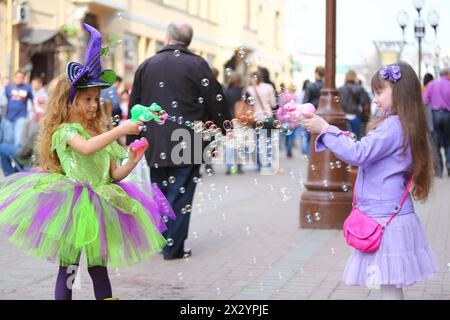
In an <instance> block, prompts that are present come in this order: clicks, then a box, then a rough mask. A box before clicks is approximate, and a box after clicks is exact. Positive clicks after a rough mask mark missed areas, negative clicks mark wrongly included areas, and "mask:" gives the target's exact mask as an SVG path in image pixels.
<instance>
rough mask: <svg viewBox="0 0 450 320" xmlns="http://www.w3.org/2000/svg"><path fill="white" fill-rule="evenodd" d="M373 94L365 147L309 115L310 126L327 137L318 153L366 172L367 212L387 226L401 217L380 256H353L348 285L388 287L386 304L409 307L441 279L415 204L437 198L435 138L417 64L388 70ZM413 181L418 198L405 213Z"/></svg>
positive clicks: (358, 186)
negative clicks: (410, 299)
mask: <svg viewBox="0 0 450 320" xmlns="http://www.w3.org/2000/svg"><path fill="white" fill-rule="evenodd" d="M372 91H373V93H374V100H373V101H374V103H375V104H376V105H377V117H376V118H375V119H374V120H373V121H372V122H371V123H370V124H369V127H368V130H370V131H369V133H368V134H367V136H366V137H364V138H362V139H361V141H353V140H352V139H350V138H349V137H348V135H346V134H345V133H344V132H343V131H341V130H340V129H339V128H337V127H335V126H332V125H329V124H328V123H327V122H326V121H325V120H324V119H323V118H321V117H319V116H318V115H316V114H313V113H309V114H306V115H305V118H304V119H303V120H302V124H303V125H304V126H305V128H306V129H307V130H308V131H310V132H312V133H318V134H319V136H318V137H317V140H316V152H321V151H324V150H325V149H329V150H330V151H332V152H333V153H334V154H335V155H336V157H337V158H339V159H341V160H342V161H345V162H347V163H348V164H351V165H353V166H358V167H359V168H358V177H357V179H356V183H355V188H354V191H355V192H356V194H355V196H356V204H355V205H356V206H357V207H358V209H359V210H360V211H362V212H364V213H365V214H367V215H369V216H370V217H372V218H374V219H375V220H377V221H378V222H379V223H380V224H381V225H384V224H385V223H386V222H387V221H388V220H389V218H390V217H391V216H392V215H393V213H394V212H395V211H398V210H399V209H400V211H399V212H398V215H397V216H395V218H394V219H393V220H392V221H391V222H390V224H389V225H388V226H387V227H386V229H385V231H384V233H383V236H382V239H381V245H380V248H379V249H378V251H376V252H375V253H365V252H363V251H359V250H356V249H355V250H354V251H353V253H352V255H351V256H350V258H349V260H348V262H347V265H346V267H345V270H344V274H343V280H344V282H345V283H347V284H349V285H360V286H361V285H367V286H369V287H370V288H373V286H374V285H375V287H377V288H378V287H380V286H381V294H382V298H383V299H403V289H402V288H403V287H406V286H409V285H412V284H414V283H416V282H417V281H421V280H425V279H428V278H430V277H431V276H432V274H433V273H434V272H437V271H438V264H437V261H436V259H435V257H434V254H433V252H432V250H431V248H430V247H429V245H428V243H427V241H426V239H425V235H424V231H423V228H422V226H421V223H420V221H419V218H418V216H417V215H416V213H415V212H414V205H413V199H412V198H414V199H416V200H423V201H424V200H426V199H427V197H428V194H429V192H430V188H431V184H432V179H433V170H432V168H433V161H432V158H431V154H432V153H431V152H430V150H429V143H428V141H429V136H430V133H429V131H428V128H427V126H424V125H423V124H424V123H425V122H426V121H425V120H424V119H426V113H425V107H424V105H423V103H422V97H421V87H420V81H419V79H418V77H417V75H416V73H415V72H414V70H413V68H412V67H411V66H410V65H409V64H407V63H405V62H400V63H398V64H396V65H390V66H387V67H384V68H382V69H381V70H380V71H378V72H377V73H376V74H375V75H374V76H373V78H372ZM424 121H425V122H424ZM410 178H412V188H411V194H408V196H407V198H406V201H405V202H404V204H403V206H400V200H401V199H402V196H403V194H404V193H405V189H406V185H407V183H408V180H409V179H410Z"/></svg>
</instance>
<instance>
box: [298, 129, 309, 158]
mask: <svg viewBox="0 0 450 320" xmlns="http://www.w3.org/2000/svg"><path fill="white" fill-rule="evenodd" d="M298 132H299V134H300V141H301V143H302V153H303V154H304V155H309V140H310V136H309V133H308V131H306V129H305V127H303V126H301V127H299V128H298Z"/></svg>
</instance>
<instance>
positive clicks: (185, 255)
mask: <svg viewBox="0 0 450 320" xmlns="http://www.w3.org/2000/svg"><path fill="white" fill-rule="evenodd" d="M190 256H192V250H191V249H184V251H183V254H180V255H175V256H164V260H175V259H183V258H189V257H190Z"/></svg>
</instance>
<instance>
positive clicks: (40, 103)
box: [31, 77, 48, 122]
mask: <svg viewBox="0 0 450 320" xmlns="http://www.w3.org/2000/svg"><path fill="white" fill-rule="evenodd" d="M31 92H32V93H33V102H34V105H35V112H36V116H37V121H38V122H39V121H40V120H41V117H42V115H43V113H44V111H45V107H46V105H47V101H48V94H47V90H46V89H45V87H44V83H43V81H42V78H40V77H36V78H33V80H31Z"/></svg>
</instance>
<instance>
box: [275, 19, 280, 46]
mask: <svg viewBox="0 0 450 320" xmlns="http://www.w3.org/2000/svg"><path fill="white" fill-rule="evenodd" d="M280 36H281V18H280V12H279V11H277V12H276V13H275V48H276V49H280V48H281V43H280Z"/></svg>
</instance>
